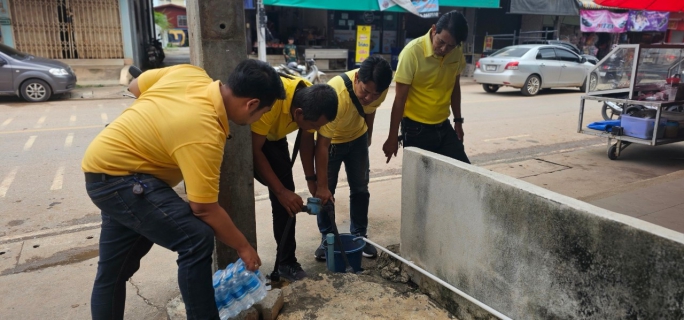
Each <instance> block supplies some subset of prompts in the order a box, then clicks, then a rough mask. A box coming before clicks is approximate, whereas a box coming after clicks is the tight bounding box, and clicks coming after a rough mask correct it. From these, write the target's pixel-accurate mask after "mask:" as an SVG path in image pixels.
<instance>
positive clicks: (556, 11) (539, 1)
mask: <svg viewBox="0 0 684 320" xmlns="http://www.w3.org/2000/svg"><path fill="white" fill-rule="evenodd" d="M511 13H516V14H541V15H552V16H578V15H579V9H578V7H577V4H576V3H575V2H574V1H568V0H511Z"/></svg>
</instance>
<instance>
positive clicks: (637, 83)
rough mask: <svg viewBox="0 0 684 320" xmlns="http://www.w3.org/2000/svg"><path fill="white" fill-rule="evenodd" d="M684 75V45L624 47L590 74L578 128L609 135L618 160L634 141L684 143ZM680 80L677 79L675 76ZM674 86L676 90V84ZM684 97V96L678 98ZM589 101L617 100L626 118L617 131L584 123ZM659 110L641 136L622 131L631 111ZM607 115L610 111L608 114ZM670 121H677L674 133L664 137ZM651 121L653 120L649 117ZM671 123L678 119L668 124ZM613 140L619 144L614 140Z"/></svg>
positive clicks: (612, 156)
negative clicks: (679, 83) (664, 130)
mask: <svg viewBox="0 0 684 320" xmlns="http://www.w3.org/2000/svg"><path fill="white" fill-rule="evenodd" d="M682 75H684V45H681V44H679V45H673V44H661V45H619V46H617V47H616V48H614V49H613V51H611V53H610V54H608V55H607V56H606V57H605V58H604V59H602V60H601V61H600V62H599V63H598V64H597V65H596V67H594V69H592V70H591V71H590V73H589V76H588V77H587V79H591V82H590V85H589V86H587V92H586V95H584V96H582V97H581V100H580V110H579V121H578V125H577V132H578V133H582V134H587V135H592V136H597V137H602V138H606V139H607V141H608V150H607V153H608V158H609V159H611V160H615V159H617V158H618V157H619V156H620V153H621V152H622V151H624V150H625V149H626V148H627V147H628V146H629V145H631V144H641V145H647V146H659V145H664V144H670V143H675V142H680V141H684V112H681V111H682V110H684V98H682V96H684V95H683V94H682V92H679V94H677V91H684V86H682V87H679V86H678V85H677V83H678V81H679V79H681V78H682ZM675 79H676V80H675ZM673 87H674V88H673ZM677 99H680V100H677ZM587 101H599V102H604V108H606V104H605V103H606V102H612V103H613V104H612V105H614V106H615V105H617V106H618V108H621V109H622V110H620V112H619V113H620V116H621V117H622V116H627V117H625V119H623V120H622V122H621V126H618V127H617V128H616V129H613V130H609V131H606V130H603V131H602V130H595V129H589V128H587V127H585V126H584V116H585V103H586V102H587ZM635 111H636V112H641V113H650V114H655V116H654V117H653V118H652V122H653V123H652V126H653V128H652V130H651V129H650V126H648V132H646V133H645V134H644V135H636V134H633V133H630V132H627V131H629V130H623V129H627V128H622V125H626V122H627V121H626V119H628V118H629V116H630V113H632V112H635ZM604 114H605V113H604ZM666 120H674V121H678V122H679V125H678V128H677V130H678V133H677V134H676V136H675V137H670V138H665V137H663V129H664V128H663V125H664V121H666ZM649 121H650V120H649ZM668 125H670V126H672V125H673V123H670V124H668ZM613 140H615V141H616V142H615V143H614V144H613V142H612V141H613Z"/></svg>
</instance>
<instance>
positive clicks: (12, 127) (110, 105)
mask: <svg viewBox="0 0 684 320" xmlns="http://www.w3.org/2000/svg"><path fill="white" fill-rule="evenodd" d="M462 91H463V117H464V118H465V124H464V130H465V133H466V136H465V146H466V150H467V152H468V155H469V157H470V158H471V161H472V162H473V163H474V164H480V165H483V164H491V163H496V162H513V161H517V160H520V159H527V158H532V157H535V156H538V155H542V154H549V153H554V152H563V151H567V150H573V149H577V148H586V147H590V146H595V145H597V144H604V143H605V142H604V141H603V140H598V139H595V138H591V137H589V136H585V135H580V134H578V133H576V129H577V115H578V109H579V97H580V95H581V93H580V92H579V91H578V90H576V89H568V90H552V91H549V92H543V93H541V94H540V95H539V96H536V97H523V96H521V95H520V92H519V91H517V90H512V89H511V90H506V89H502V90H501V91H500V92H499V93H497V94H486V93H484V91H482V88H481V87H480V86H477V85H466V86H463V90H462ZM393 98H394V91H393V88H391V91H390V93H389V94H388V96H387V100H386V101H385V102H384V103H383V104H382V106H381V107H380V108H379V110H378V114H377V117H376V121H375V123H376V125H375V132H374V134H373V144H372V146H371V149H370V152H371V178H372V179H387V178H392V177H394V176H396V175H399V174H401V151H400V153H399V155H398V158H394V159H392V160H391V161H390V163H389V164H386V163H385V160H386V159H385V157H384V155H383V153H382V144H383V143H384V141H385V139H386V138H387V135H388V130H389V117H390V112H391V104H392V100H393ZM132 102H133V100H132V99H110V100H56V101H50V102H47V103H37V104H29V103H24V102H21V101H20V100H18V99H13V98H2V99H1V100H0V150H1V152H0V239H1V238H3V237H4V238H7V237H20V236H22V235H26V234H31V233H34V234H35V233H44V232H50V231H52V230H55V231H58V230H65V228H70V227H75V226H76V227H77V226H79V225H83V224H89V223H90V224H95V223H98V222H99V221H100V217H99V212H98V210H97V208H95V206H94V205H93V204H92V203H91V202H90V200H89V198H88V197H87V195H86V192H85V188H84V182H83V174H82V173H81V169H80V162H81V158H82V155H83V153H84V151H85V149H86V148H87V146H88V144H89V142H90V141H91V140H92V139H93V138H94V137H95V135H97V133H98V132H99V131H100V130H102V129H103V127H104V124H106V123H108V122H111V121H112V120H114V119H115V118H116V117H117V116H118V115H119V114H120V113H121V112H122V111H123V110H124V109H125V108H126V107H128V106H129V105H131V104H132ZM588 113H589V114H590V115H591V117H590V119H589V120H599V118H600V116H599V109H598V108H597V106H596V107H595V108H593V109H589V111H588ZM293 138H294V136H291V137H290V141H292V140H293ZM340 177H341V179H342V180H344V174H343V173H342V174H341V175H340ZM295 183H296V184H297V186H298V191H300V192H301V193H302V194H305V190H304V188H305V186H306V184H305V183H304V179H303V173H302V170H301V165H296V167H295ZM344 187H345V185H344V184H343V183H342V184H341V185H340V188H344ZM266 193H267V190H266V188H265V187H263V186H261V185H259V184H258V183H256V184H255V196H256V197H257V198H263V197H264V196H265V195H266Z"/></svg>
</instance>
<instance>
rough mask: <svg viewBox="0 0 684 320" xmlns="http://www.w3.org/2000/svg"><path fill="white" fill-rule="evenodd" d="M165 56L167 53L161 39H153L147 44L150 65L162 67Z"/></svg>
mask: <svg viewBox="0 0 684 320" xmlns="http://www.w3.org/2000/svg"><path fill="white" fill-rule="evenodd" d="M165 58H166V55H165V54H164V48H163V47H162V43H161V41H159V39H154V40H152V42H151V43H150V44H149V45H148V46H147V62H148V64H149V67H150V68H152V69H155V68H159V67H161V66H162V63H163V62H164V59H165Z"/></svg>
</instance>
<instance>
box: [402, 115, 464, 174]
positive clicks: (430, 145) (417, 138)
mask: <svg viewBox="0 0 684 320" xmlns="http://www.w3.org/2000/svg"><path fill="white" fill-rule="evenodd" d="M401 132H402V134H403V140H402V142H403V145H404V147H416V148H421V149H423V150H427V151H431V152H434V153H437V154H441V155H443V156H447V157H449V158H453V159H456V160H459V161H462V162H465V163H470V160H469V159H468V156H467V155H466V153H465V148H464V147H463V142H462V141H461V140H459V139H458V135H457V134H456V131H455V130H454V127H452V126H451V123H450V122H449V119H447V120H445V121H444V122H442V123H438V124H424V123H420V122H417V121H414V120H411V119H409V118H404V119H403V120H401Z"/></svg>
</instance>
